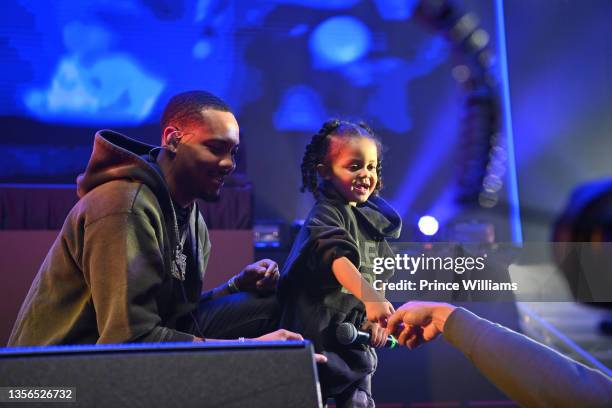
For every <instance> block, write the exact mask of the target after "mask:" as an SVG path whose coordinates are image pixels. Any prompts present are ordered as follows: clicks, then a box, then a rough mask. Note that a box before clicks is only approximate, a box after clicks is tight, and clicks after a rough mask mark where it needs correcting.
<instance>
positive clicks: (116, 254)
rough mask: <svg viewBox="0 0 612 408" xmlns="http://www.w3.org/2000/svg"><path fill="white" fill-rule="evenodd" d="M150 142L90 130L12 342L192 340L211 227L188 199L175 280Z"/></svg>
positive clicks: (162, 187)
mask: <svg viewBox="0 0 612 408" xmlns="http://www.w3.org/2000/svg"><path fill="white" fill-rule="evenodd" d="M151 149H153V146H150V145H146V144H144V143H140V142H138V141H135V140H132V139H129V138H127V137H126V136H123V135H121V134H119V133H116V132H113V131H110V130H102V131H99V132H98V133H97V134H96V136H95V141H94V147H93V152H92V155H91V158H90V160H89V163H88V165H87V169H86V170H85V173H84V174H82V175H81V176H79V178H78V180H77V191H78V195H79V198H80V200H79V201H78V202H77V204H76V205H75V206H74V207H73V208H72V210H71V211H70V213H69V214H68V217H67V218H66V221H65V222H64V225H63V226H62V229H61V231H60V233H59V235H58V237H57V238H56V240H55V242H54V243H53V245H52V246H51V249H50V250H49V253H48V254H47V256H46V258H45V260H44V262H43V264H42V266H41V267H40V270H39V271H38V274H37V275H36V278H35V279H34V282H33V283H32V286H31V288H30V291H29V292H28V295H27V297H26V299H25V301H24V303H23V305H22V306H21V309H20V311H19V314H18V316H17V321H16V323H15V326H14V327H13V331H12V333H11V337H10V339H9V346H36V345H48V344H83V343H85V344H87V343H89V344H91V343H122V342H166V341H191V340H193V335H192V334H189V333H186V332H185V331H186V330H187V329H188V327H190V325H191V320H190V318H191V316H190V313H191V312H192V311H193V310H194V309H195V308H196V307H197V304H198V299H199V296H200V289H201V286H202V279H203V274H204V270H205V268H206V264H207V262H208V256H209V253H210V241H209V239H208V231H207V228H206V224H205V223H204V220H203V219H202V217H201V216H200V214H199V211H197V208H195V206H194V208H193V209H192V211H191V216H190V219H189V221H188V234H187V236H188V237H189V238H190V239H189V240H188V241H187V244H186V245H185V247H186V248H185V249H184V252H185V254H186V255H187V257H188V267H187V273H186V274H185V277H184V280H181V279H180V278H179V276H180V275H178V276H177V274H176V271H175V270H174V269H173V265H174V261H175V258H176V248H177V244H178V242H179V231H178V225H177V221H176V215H175V212H174V209H173V204H172V200H171V198H170V194H169V192H168V189H167V187H166V184H165V182H164V179H163V177H162V175H161V174H160V172H159V171H158V170H157V168H156V166H155V165H154V164H153V163H154V158H148V157H149V156H150V155H149V152H151ZM196 223H197V227H196ZM189 243H190V244H189ZM173 271H174V272H175V273H174V274H175V276H176V277H173ZM181 330H183V331H181Z"/></svg>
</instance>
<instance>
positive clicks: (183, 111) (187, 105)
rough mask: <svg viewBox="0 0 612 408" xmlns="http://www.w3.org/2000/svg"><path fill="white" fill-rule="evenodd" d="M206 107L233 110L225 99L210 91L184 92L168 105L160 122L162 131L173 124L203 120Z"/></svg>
mask: <svg viewBox="0 0 612 408" xmlns="http://www.w3.org/2000/svg"><path fill="white" fill-rule="evenodd" d="M204 109H214V110H218V111H222V112H232V110H231V109H230V107H229V106H228V104H226V103H225V102H224V101H223V99H221V98H219V97H218V96H215V95H213V94H211V93H210V92H207V91H187V92H182V93H180V94H177V95H174V96H173V97H172V98H171V99H170V101H169V102H168V104H167V105H166V108H165V109H164V113H163V114H162V118H161V123H160V125H161V128H162V131H163V130H164V129H165V128H166V127H167V126H170V125H172V124H178V123H185V122H191V121H196V120H201V119H202V110H204Z"/></svg>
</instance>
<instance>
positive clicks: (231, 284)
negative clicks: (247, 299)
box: [227, 276, 240, 293]
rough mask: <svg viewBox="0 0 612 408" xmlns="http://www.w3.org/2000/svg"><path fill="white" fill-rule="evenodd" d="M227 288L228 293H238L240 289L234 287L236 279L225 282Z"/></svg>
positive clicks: (236, 286)
mask: <svg viewBox="0 0 612 408" xmlns="http://www.w3.org/2000/svg"><path fill="white" fill-rule="evenodd" d="M227 288H228V289H229V292H230V293H238V292H240V288H239V287H238V285H236V277H235V276H234V277H232V279H230V280H229V281H227Z"/></svg>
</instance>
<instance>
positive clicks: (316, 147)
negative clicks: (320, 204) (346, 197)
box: [300, 119, 382, 198]
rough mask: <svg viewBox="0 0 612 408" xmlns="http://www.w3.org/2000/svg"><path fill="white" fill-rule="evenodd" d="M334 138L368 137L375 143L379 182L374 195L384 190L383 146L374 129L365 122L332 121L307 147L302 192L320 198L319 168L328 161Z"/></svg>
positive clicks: (326, 123)
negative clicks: (331, 142) (308, 192)
mask: <svg viewBox="0 0 612 408" xmlns="http://www.w3.org/2000/svg"><path fill="white" fill-rule="evenodd" d="M332 136H342V137H367V138H369V139H371V140H373V141H374V143H375V144H376V149H377V150H378V163H377V165H376V175H377V176H378V181H377V183H376V187H374V194H378V192H379V191H380V190H381V189H382V144H381V143H380V140H379V139H378V137H377V136H376V135H375V134H374V132H373V131H372V129H371V128H370V127H369V126H368V125H367V124H366V123H364V122H359V123H352V122H347V121H342V120H339V119H330V120H328V121H327V122H325V123H323V126H322V127H321V129H319V131H318V132H317V133H315V134H314V135H313V136H312V139H311V140H310V143H309V144H308V145H307V146H306V152H305V153H304V157H303V158H302V187H301V188H300V191H301V192H302V193H303V192H306V191H310V192H312V193H313V194H314V196H315V198H318V197H319V191H318V184H319V183H318V177H317V175H318V173H317V166H318V165H319V164H323V163H325V162H326V160H327V156H328V154H329V146H330V141H331V138H332Z"/></svg>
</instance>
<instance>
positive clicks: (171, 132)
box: [162, 126, 182, 153]
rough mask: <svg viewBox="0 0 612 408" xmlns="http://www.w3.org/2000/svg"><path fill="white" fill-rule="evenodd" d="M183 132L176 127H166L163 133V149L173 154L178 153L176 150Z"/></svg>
mask: <svg viewBox="0 0 612 408" xmlns="http://www.w3.org/2000/svg"><path fill="white" fill-rule="evenodd" d="M181 137H182V135H181V132H180V130H178V129H177V128H175V127H174V126H166V128H165V129H164V132H163V133H162V148H164V149H167V150H169V151H170V152H172V153H175V152H176V148H177V146H178V144H179V142H180V141H181Z"/></svg>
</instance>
